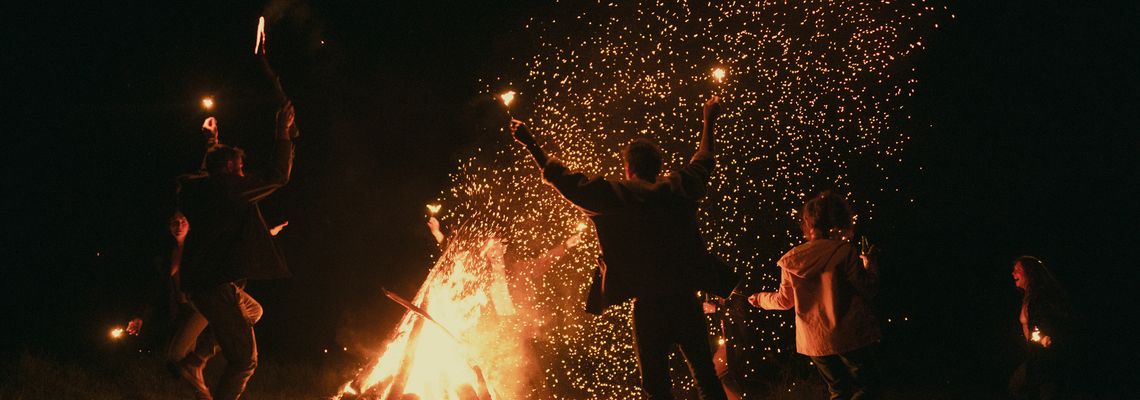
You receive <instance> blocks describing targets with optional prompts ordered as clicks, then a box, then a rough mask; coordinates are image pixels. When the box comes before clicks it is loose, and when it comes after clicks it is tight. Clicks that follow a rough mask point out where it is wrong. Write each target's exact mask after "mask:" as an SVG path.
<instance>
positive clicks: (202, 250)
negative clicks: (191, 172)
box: [179, 140, 293, 292]
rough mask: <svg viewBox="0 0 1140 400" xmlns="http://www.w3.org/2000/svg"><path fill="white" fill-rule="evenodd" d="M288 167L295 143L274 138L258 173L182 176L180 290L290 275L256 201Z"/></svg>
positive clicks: (283, 179) (279, 182)
mask: <svg viewBox="0 0 1140 400" xmlns="http://www.w3.org/2000/svg"><path fill="white" fill-rule="evenodd" d="M292 166H293V143H292V142H291V141H289V140H278V141H277V143H276V146H275V149H274V152H273V160H272V162H271V163H270V167H269V169H268V170H267V171H265V172H264V173H262V174H247V175H246V176H210V175H209V174H200V175H196V176H190V177H185V178H183V179H182V180H181V182H180V186H181V189H180V195H179V196H180V205H181V208H182V213H183V214H185V215H186V219H187V220H188V221H189V222H190V232H189V233H188V234H187V235H186V244H185V246H186V247H185V250H184V253H183V259H182V267H181V271H182V272H181V274H182V288H183V290H185V291H187V292H193V291H199V290H203V289H207V288H210V287H213V286H216V285H219V284H223V283H227V282H234V281H239V280H242V279H274V278H286V277H289V276H290V273H289V269H288V268H287V267H286V266H285V261H284V259H283V258H282V257H281V253H280V252H279V251H278V249H277V246H276V245H275V244H274V243H273V238H272V237H271V236H270V234H269V229H268V228H267V227H266V225H265V219H264V218H263V217H262V216H261V208H260V207H259V206H258V204H257V203H258V202H259V201H261V200H262V199H264V198H265V197H267V196H269V195H270V194H272V193H273V192H274V191H276V190H277V189H279V188H281V187H283V186H285V184H286V183H287V182H288V181H289V173H290V170H291V169H292Z"/></svg>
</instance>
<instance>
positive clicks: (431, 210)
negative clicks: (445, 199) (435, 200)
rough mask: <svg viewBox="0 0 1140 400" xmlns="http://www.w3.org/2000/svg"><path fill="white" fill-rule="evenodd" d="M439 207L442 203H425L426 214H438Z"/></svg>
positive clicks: (441, 206)
mask: <svg viewBox="0 0 1140 400" xmlns="http://www.w3.org/2000/svg"><path fill="white" fill-rule="evenodd" d="M441 208H443V205H442V204H428V205H427V209H428V214H431V215H436V214H438V213H439V210H440V209H441Z"/></svg>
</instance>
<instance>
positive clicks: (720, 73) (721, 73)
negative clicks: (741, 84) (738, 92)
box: [712, 67, 727, 84]
mask: <svg viewBox="0 0 1140 400" xmlns="http://www.w3.org/2000/svg"><path fill="white" fill-rule="evenodd" d="M726 74H727V72H726V71H725V70H724V68H721V67H716V68H713V70H712V78H713V80H714V81H716V83H718V84H719V83H723V82H724V77H725V75H726Z"/></svg>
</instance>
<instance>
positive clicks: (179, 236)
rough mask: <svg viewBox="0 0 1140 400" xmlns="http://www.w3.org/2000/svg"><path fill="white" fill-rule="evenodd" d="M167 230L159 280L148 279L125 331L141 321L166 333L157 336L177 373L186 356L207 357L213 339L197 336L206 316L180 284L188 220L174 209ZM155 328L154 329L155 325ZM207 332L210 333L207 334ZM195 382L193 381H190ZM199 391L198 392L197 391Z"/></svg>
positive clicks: (137, 327)
mask: <svg viewBox="0 0 1140 400" xmlns="http://www.w3.org/2000/svg"><path fill="white" fill-rule="evenodd" d="M168 229H169V231H170V236H171V239H172V241H171V246H170V249H169V252H167V253H165V254H163V255H161V256H159V257H156V260H155V264H156V268H157V271H159V279H158V280H156V281H154V282H148V287H147V288H144V289H143V291H144V292H146V293H148V294H149V301H148V302H147V303H146V305H145V306H144V307H143V309H142V310H143V311H142V312H140V313H138V314H136V316H135V317H134V318H133V319H131V322H130V324H128V325H127V333H128V334H130V335H139V334H140V333H141V331H142V329H143V326H144V322H146V321H150V322H147V323H146V325H147V326H152V328H149V329H148V330H149V331H151V332H160V333H161V334H163V335H165V334H169V337H168V338H164V339H158V340H166V348H165V352H166V359H167V363H168V365H169V366H170V368H171V370H172V371H174V372H178V368H179V367H178V366H179V363H180V362H182V361H183V360H185V359H186V358H187V357H199V358H202V359H206V358H209V357H210V356H212V355H213V354H214V353H215V352H216V350H215V349H214V347H215V345H214V341H213V340H212V338H204V339H203V340H202V341H201V342H199V341H198V337H199V336H200V335H201V334H202V331H203V330H204V329H205V328H206V319H205V318H203V317H202V314H201V313H199V312H198V310H197V309H196V308H194V305H193V304H190V301H189V299H188V298H187V297H186V294H185V293H184V292H183V291H182V285H181V279H180V278H181V265H182V253H183V251H184V249H185V243H186V235H187V234H188V233H189V232H190V222H189V221H187V220H186V216H185V215H183V214H182V213H181V212H178V211H176V212H175V213H174V215H172V216H170V220H169V226H168ZM155 310H161V311H165V313H164V314H165V316H166V317H167V318H165V322H167V324H166V325H169V326H168V328H169V329H168V330H163V329H162V328H163V326H162V325H163V324H162V322H164V319H163V318H160V317H159V316H158V315H156V314H160V313H159V312H155ZM155 327H156V328H155ZM207 335H209V334H208V333H207ZM196 343H200V344H201V345H200V346H198V349H197V351H196V352H195V354H190V353H191V350H193V349H195V344H196ZM191 384H192V385H193V384H195V382H193V381H192V382H191ZM194 389H195V391H199V392H202V393H205V395H206V396H208V395H209V393H208V392H206V390H205V388H204V387H197V385H195V388H194ZM200 394H201V393H200Z"/></svg>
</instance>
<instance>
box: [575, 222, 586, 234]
mask: <svg viewBox="0 0 1140 400" xmlns="http://www.w3.org/2000/svg"><path fill="white" fill-rule="evenodd" d="M574 230H576V231H578V232H585V231H586V223H585V222H579V223H578V226H576V227H574Z"/></svg>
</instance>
